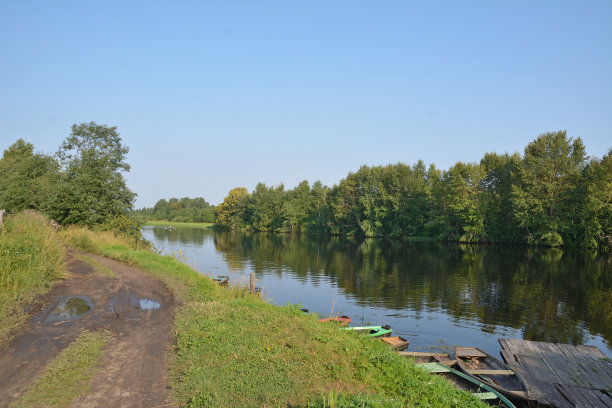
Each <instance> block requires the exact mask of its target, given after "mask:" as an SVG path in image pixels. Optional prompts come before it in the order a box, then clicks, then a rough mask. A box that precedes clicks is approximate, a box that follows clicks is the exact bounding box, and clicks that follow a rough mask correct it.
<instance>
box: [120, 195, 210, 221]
mask: <svg viewBox="0 0 612 408" xmlns="http://www.w3.org/2000/svg"><path fill="white" fill-rule="evenodd" d="M130 216H131V217H133V218H137V219H140V220H142V221H162V220H164V221H172V222H191V223H201V222H208V223H213V222H214V221H215V207H214V206H211V205H210V204H208V203H207V202H206V200H204V198H202V197H196V198H189V197H183V198H181V199H180V200H179V199H178V198H174V197H173V198H171V199H170V200H165V199H161V200H159V201H158V202H157V203H155V206H154V207H153V208H143V209H141V210H135V211H132V213H131V214H130Z"/></svg>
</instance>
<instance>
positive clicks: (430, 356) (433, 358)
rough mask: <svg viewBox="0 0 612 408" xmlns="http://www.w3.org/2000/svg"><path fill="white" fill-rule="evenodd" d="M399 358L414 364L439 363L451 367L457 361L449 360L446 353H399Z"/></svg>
mask: <svg viewBox="0 0 612 408" xmlns="http://www.w3.org/2000/svg"><path fill="white" fill-rule="evenodd" d="M399 355H400V356H404V357H407V358H409V359H411V360H412V361H413V362H414V363H440V364H444V365H445V366H447V367H452V366H454V365H455V364H456V363H457V360H455V359H451V358H450V356H449V355H448V354H446V353H430V352H424V351H400V352H399Z"/></svg>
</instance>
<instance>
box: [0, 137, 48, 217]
mask: <svg viewBox="0 0 612 408" xmlns="http://www.w3.org/2000/svg"><path fill="white" fill-rule="evenodd" d="M58 171H59V166H58V164H57V162H56V161H55V160H54V159H53V158H52V157H50V156H45V155H42V154H38V153H34V146H33V145H32V144H31V143H27V142H25V141H24V140H23V139H19V140H17V141H16V142H15V143H14V144H12V145H11V146H10V147H9V148H8V149H6V150H5V151H4V155H3V156H2V159H0V209H2V208H3V209H7V210H9V211H12V212H18V211H22V210H25V209H29V208H32V209H36V210H39V211H44V210H46V207H47V206H48V204H49V197H50V195H51V191H52V190H53V188H54V187H55V185H56V182H57V177H58Z"/></svg>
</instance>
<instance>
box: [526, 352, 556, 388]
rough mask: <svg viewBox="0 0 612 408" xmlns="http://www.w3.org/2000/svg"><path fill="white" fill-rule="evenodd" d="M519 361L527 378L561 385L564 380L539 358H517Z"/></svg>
mask: <svg viewBox="0 0 612 408" xmlns="http://www.w3.org/2000/svg"><path fill="white" fill-rule="evenodd" d="M516 358H517V360H518V361H519V362H520V363H521V365H522V366H523V367H524V368H525V372H526V375H527V378H531V379H534V380H539V381H546V382H548V383H549V384H552V383H561V382H562V381H563V379H562V378H561V377H560V376H559V375H558V374H557V373H556V372H554V371H551V370H550V368H549V366H548V365H547V364H546V363H545V362H544V360H542V359H541V358H539V357H532V356H516Z"/></svg>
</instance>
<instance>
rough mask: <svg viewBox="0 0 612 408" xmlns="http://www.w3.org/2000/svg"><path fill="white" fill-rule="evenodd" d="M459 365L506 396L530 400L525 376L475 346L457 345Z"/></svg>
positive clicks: (465, 371)
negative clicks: (524, 379)
mask: <svg viewBox="0 0 612 408" xmlns="http://www.w3.org/2000/svg"><path fill="white" fill-rule="evenodd" d="M455 354H456V356H457V365H458V366H459V369H460V370H461V371H463V372H464V373H465V374H467V375H469V376H470V377H472V378H474V379H476V380H478V381H481V382H483V383H485V384H487V385H488V386H490V387H491V388H493V389H494V390H496V391H499V392H500V393H502V394H504V395H505V396H506V397H509V398H515V399H517V400H522V401H529V400H530V398H529V397H528V394H527V385H526V384H525V381H523V378H522V377H521V376H520V375H518V374H517V373H516V372H514V371H513V370H512V369H511V368H510V367H509V366H508V365H507V364H505V363H502V362H501V361H499V360H498V359H496V358H495V357H493V356H492V355H490V354H488V353H485V352H484V351H482V350H480V349H477V348H475V347H456V348H455Z"/></svg>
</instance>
